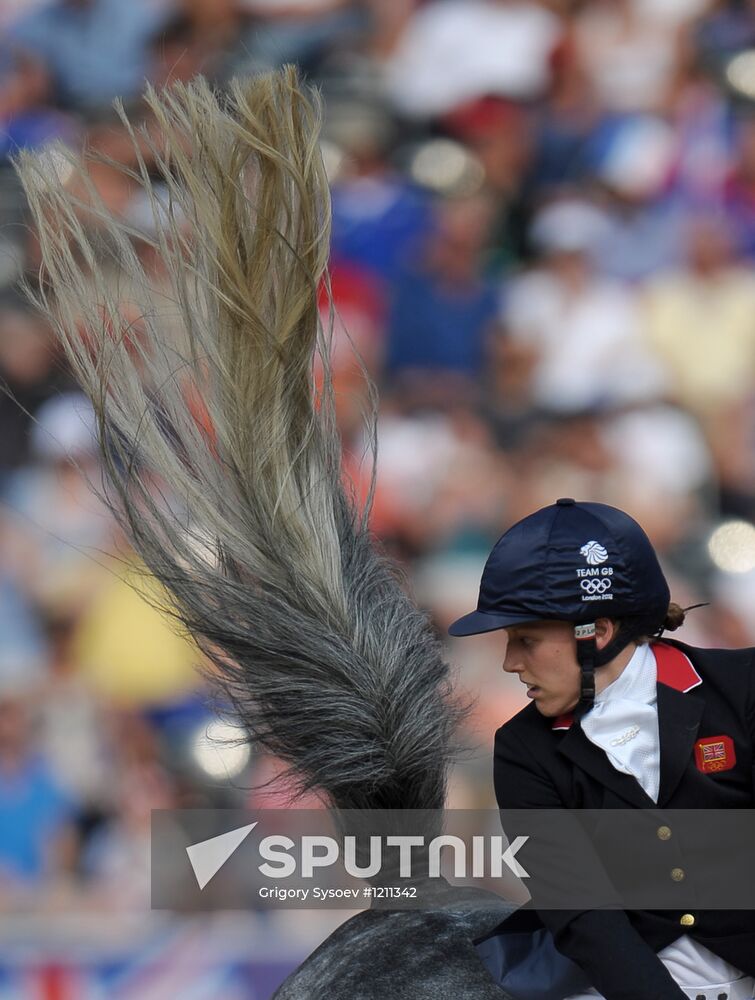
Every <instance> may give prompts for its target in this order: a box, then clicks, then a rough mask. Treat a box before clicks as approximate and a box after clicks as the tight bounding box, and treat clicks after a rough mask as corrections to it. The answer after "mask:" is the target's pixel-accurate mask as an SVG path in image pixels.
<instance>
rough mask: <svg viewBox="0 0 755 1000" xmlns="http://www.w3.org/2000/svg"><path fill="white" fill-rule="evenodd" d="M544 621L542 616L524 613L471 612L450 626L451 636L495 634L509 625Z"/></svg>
mask: <svg viewBox="0 0 755 1000" xmlns="http://www.w3.org/2000/svg"><path fill="white" fill-rule="evenodd" d="M537 621H542V616H538V615H532V614H529V615H528V614H527V613H526V612H524V611H518V612H516V611H514V612H511V613H504V612H501V613H492V612H489V611H471V612H470V613H469V614H468V615H462V617H461V618H457V619H456V621H455V622H452V624H451V625H449V626H448V634H449V635H455V636H460V635H481V634H482V633H483V632H495V631H496V629H499V628H508V627H509V625H524V624H525V623H527V622H537Z"/></svg>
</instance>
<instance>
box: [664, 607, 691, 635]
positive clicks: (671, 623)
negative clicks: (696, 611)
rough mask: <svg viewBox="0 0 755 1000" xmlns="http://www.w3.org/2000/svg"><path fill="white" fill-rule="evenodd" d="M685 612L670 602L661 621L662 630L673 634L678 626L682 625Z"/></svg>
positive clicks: (685, 615)
mask: <svg viewBox="0 0 755 1000" xmlns="http://www.w3.org/2000/svg"><path fill="white" fill-rule="evenodd" d="M686 617H687V612H686V610H685V609H684V608H680V607H679V605H678V604H674V602H673V601H672V602H671V603H670V604H669V606H668V611H667V612H666V617H665V618H664V620H663V628H664V629H665V630H667V631H669V632H675V631H676V630H677V629H678V628H679V626H680V625H683V624H684V619H685V618H686Z"/></svg>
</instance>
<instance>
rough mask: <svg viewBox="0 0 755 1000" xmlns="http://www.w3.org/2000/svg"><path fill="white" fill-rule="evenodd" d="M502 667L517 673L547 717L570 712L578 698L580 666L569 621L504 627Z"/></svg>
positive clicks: (539, 708) (536, 705)
mask: <svg viewBox="0 0 755 1000" xmlns="http://www.w3.org/2000/svg"><path fill="white" fill-rule="evenodd" d="M505 631H506V634H507V636H508V641H507V643H506V656H505V658H504V661H503V669H504V670H505V671H506V672H507V673H510V674H517V675H518V676H519V679H520V680H521V681H522V683H523V684H526V685H527V695H528V697H530V698H532V700H533V701H534V702H535V707H536V708H537V710H538V712H540V713H541V714H542V715H545V716H548V717H549V718H555V717H556V716H559V715H563V714H565V713H566V712H570V711H571V710H572V709H573V708H574V707H575V706H576V704H577V702H578V701H579V693H580V676H581V675H580V669H579V664H578V662H577V646H576V640H575V638H574V626H573V625H572V624H571V623H570V622H552V621H542V622H531V623H529V624H526V625H512V626H511V627H509V628H507V629H506V630H505Z"/></svg>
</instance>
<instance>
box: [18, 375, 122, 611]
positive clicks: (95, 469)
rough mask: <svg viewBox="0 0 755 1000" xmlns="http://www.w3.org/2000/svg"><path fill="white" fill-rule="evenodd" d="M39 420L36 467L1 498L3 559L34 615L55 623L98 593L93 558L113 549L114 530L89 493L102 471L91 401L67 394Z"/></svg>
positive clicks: (25, 470) (98, 572)
mask: <svg viewBox="0 0 755 1000" xmlns="http://www.w3.org/2000/svg"><path fill="white" fill-rule="evenodd" d="M35 416H36V421H35V424H34V431H33V434H32V452H31V454H32V458H33V462H32V463H30V464H29V465H26V466H24V467H22V468H20V469H18V470H17V471H16V472H14V473H13V474H12V476H11V477H10V478H9V479H8V481H7V483H6V488H5V490H4V494H3V501H4V503H3V508H2V519H1V520H0V527H1V528H2V533H1V534H0V542H1V544H0V556H1V557H2V560H3V562H4V564H5V566H6V567H8V569H9V571H10V572H11V573H12V575H13V578H14V580H15V581H16V583H17V585H18V586H19V588H20V589H21V591H22V593H23V594H24V595H25V596H26V597H27V598H28V599H29V600H30V601H31V602H32V604H33V605H34V607H35V608H36V610H37V613H40V614H43V615H45V616H46V617H51V618H56V617H59V616H61V615H75V614H78V613H80V611H81V610H82V609H83V608H84V607H85V606H86V605H87V604H88V601H89V600H90V599H91V597H92V595H93V594H94V593H96V592H97V591H98V590H99V589H100V588H101V586H102V580H103V576H105V575H106V573H105V570H104V569H103V568H102V567H101V566H100V565H99V563H98V562H97V561H96V559H95V558H94V554H95V553H96V552H98V551H101V550H102V549H107V548H108V547H109V545H110V543H111V540H112V531H113V522H112V518H111V517H110V515H109V514H107V513H106V511H105V508H104V506H103V505H102V504H101V503H100V502H99V501H98V500H97V498H96V497H95V496H94V495H93V493H92V491H91V488H90V482H91V483H96V482H97V481H98V477H99V464H98V459H97V456H96V450H95V449H96V444H95V439H94V414H93V411H92V409H91V406H90V404H89V401H88V400H86V399H85V397H84V396H83V395H81V394H80V393H70V394H64V395H61V396H57V397H55V398H52V399H49V400H48V401H47V402H46V403H44V404H43V406H42V407H41V408H40V409H39V410H38V411H37V413H36V415H35Z"/></svg>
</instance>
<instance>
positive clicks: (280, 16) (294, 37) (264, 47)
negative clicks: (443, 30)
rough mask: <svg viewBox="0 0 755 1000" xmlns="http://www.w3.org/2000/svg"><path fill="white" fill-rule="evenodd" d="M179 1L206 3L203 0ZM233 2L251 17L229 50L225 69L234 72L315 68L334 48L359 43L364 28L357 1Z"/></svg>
mask: <svg viewBox="0 0 755 1000" xmlns="http://www.w3.org/2000/svg"><path fill="white" fill-rule="evenodd" d="M184 3H187V4H189V5H194V6H205V5H206V4H205V0H184ZM218 4H220V6H228V0H211V4H210V8H212V7H217V6H218ZM235 5H236V6H242V7H243V8H244V11H245V12H246V14H248V15H249V16H250V17H251V18H252V21H251V24H250V26H249V28H248V29H247V30H246V31H245V32H244V33H243V34H242V35H241V37H240V38H238V39H236V40H234V41H235V44H234V45H233V46H232V48H231V51H230V54H229V59H228V67H227V69H228V72H229V73H231V74H236V75H243V74H248V73H252V72H255V73H259V72H266V71H268V70H271V69H275V68H276V67H277V66H281V65H283V63H287V62H295V63H298V64H299V65H300V66H302V67H303V69H304V70H305V71H307V72H312V71H315V70H317V68H318V67H319V65H320V63H321V62H322V61H323V60H324V59H325V58H326V57H328V56H330V55H331V53H332V52H333V51H334V50H338V49H343V48H347V47H353V46H354V45H355V44H357V43H358V42H360V41H361V40H362V38H363V36H364V34H365V32H366V30H367V21H366V18H365V17H364V13H363V10H362V5H361V4H359V3H355V2H354V0H241V2H239V0H236V4H235ZM210 19H211V18H209V17H208V20H210Z"/></svg>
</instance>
